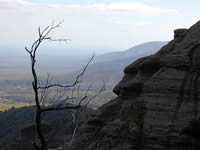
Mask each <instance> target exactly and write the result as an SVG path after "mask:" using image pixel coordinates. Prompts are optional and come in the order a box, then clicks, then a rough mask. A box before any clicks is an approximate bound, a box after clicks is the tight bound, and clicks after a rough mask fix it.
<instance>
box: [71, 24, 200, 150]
mask: <svg viewBox="0 0 200 150" xmlns="http://www.w3.org/2000/svg"><path fill="white" fill-rule="evenodd" d="M174 34H175V35H174V39H173V40H172V41H170V42H169V43H168V44H167V45H166V46H164V47H163V48H161V49H160V51H158V52H157V53H156V54H154V55H151V56H147V57H144V58H140V59H138V60H137V61H135V62H133V63H132V64H130V65H129V66H127V67H126V68H125V70H124V73H125V75H124V77H123V79H122V80H121V81H120V82H119V84H118V85H117V86H116V87H115V88H114V90H113V91H114V93H116V94H117V98H116V99H114V100H112V101H110V102H109V103H107V104H105V105H103V106H102V107H101V108H99V109H98V110H97V114H96V115H95V116H94V117H93V118H92V119H90V120H89V121H88V122H87V123H86V124H84V126H83V127H82V128H81V130H80V131H79V133H78V135H77V136H76V142H75V143H74V145H73V147H72V149H73V150H169V149H170V150H178V149H181V150H184V149H200V146H199V144H198V143H199V139H200V138H199V135H200V129H199V126H200V121H199V119H198V118H199V112H198V110H199V105H198V102H199V93H200V90H199V82H200V80H199V74H200V22H197V23H196V24H195V25H193V26H192V27H191V28H190V29H177V30H175V31H174Z"/></svg>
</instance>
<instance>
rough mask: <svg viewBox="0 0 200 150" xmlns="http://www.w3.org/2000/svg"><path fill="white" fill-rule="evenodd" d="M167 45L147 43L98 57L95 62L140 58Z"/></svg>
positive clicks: (164, 42) (163, 42)
mask: <svg viewBox="0 0 200 150" xmlns="http://www.w3.org/2000/svg"><path fill="white" fill-rule="evenodd" d="M167 43H168V42H166V41H153V42H145V43H142V44H139V45H136V46H134V47H131V48H129V49H127V50H124V51H120V52H110V53H107V54H104V55H101V56H98V57H96V58H95V62H105V61H114V60H122V59H125V58H138V57H143V56H148V55H152V54H153V53H155V52H156V51H158V50H160V48H161V47H163V46H164V45H166V44H167Z"/></svg>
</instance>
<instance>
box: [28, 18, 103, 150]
mask: <svg viewBox="0 0 200 150" xmlns="http://www.w3.org/2000/svg"><path fill="white" fill-rule="evenodd" d="M62 22H63V21H62ZM62 22H60V23H58V24H54V23H52V25H51V26H47V27H46V28H45V29H43V30H41V29H40V27H39V28H38V38H37V40H36V41H34V42H33V44H32V46H31V47H30V48H27V47H25V49H26V51H27V52H28V54H29V56H30V60H31V72H32V76H33V82H32V88H33V91H34V101H35V104H36V110H35V123H36V131H37V134H38V139H37V140H35V142H34V147H35V149H37V150H47V149H48V144H47V141H46V139H45V136H44V133H43V130H42V122H41V115H42V113H44V112H48V111H59V110H65V109H73V110H75V109H79V108H80V107H81V106H82V104H83V102H84V101H85V104H84V105H85V106H87V105H88V104H89V102H90V101H91V99H92V98H88V96H87V92H86V93H85V95H84V96H83V97H81V98H79V101H78V103H77V104H76V105H70V104H68V105H65V102H66V101H67V100H69V99H74V97H73V96H72V97H66V98H65V99H64V100H63V101H59V99H60V98H61V97H63V95H62V94H61V95H59V98H58V97H57V99H56V100H55V101H58V102H55V103H54V105H49V106H45V104H46V99H47V97H48V90H50V89H52V88H57V89H58V88H73V87H75V86H76V85H77V84H79V83H80V82H81V79H82V77H83V75H84V73H85V71H86V69H87V68H88V65H89V64H90V63H91V61H92V60H93V58H94V56H92V57H91V59H90V60H89V61H88V63H87V64H86V65H85V67H84V68H83V70H82V72H81V73H80V74H79V75H77V76H76V78H75V80H74V82H73V83H72V84H66V85H65V84H57V83H56V84H51V83H50V77H49V76H48V78H47V81H46V83H45V85H44V86H41V85H40V83H39V80H38V75H37V71H36V68H35V64H36V54H37V51H38V49H39V47H40V45H41V43H42V42H43V41H51V42H52V41H59V42H67V41H68V39H53V38H52V37H51V36H49V35H50V33H51V32H52V31H53V30H55V29H56V28H59V27H60V25H61V24H62ZM88 89H89V88H88ZM103 90H104V87H103V88H101V89H100V91H99V92H97V94H99V93H101V92H102V91H103ZM87 91H88V90H87ZM79 111H80V110H79ZM79 111H78V114H79V113H80V112H79ZM78 116H79V115H77V116H76V117H75V121H74V123H75V131H74V134H75V133H76V129H77V118H78ZM74 134H73V136H72V141H71V142H73V137H74Z"/></svg>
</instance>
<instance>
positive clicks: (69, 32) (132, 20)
mask: <svg viewBox="0 0 200 150" xmlns="http://www.w3.org/2000/svg"><path fill="white" fill-rule="evenodd" d="M199 6H200V1H199V0H190V1H189V0H165V1H164V0H0V18H1V22H0V47H3V46H4V47H5V46H8V47H20V46H29V45H31V43H32V42H33V41H34V40H35V39H36V38H37V36H38V27H39V26H40V27H41V29H42V28H45V27H46V26H48V25H51V23H52V22H53V21H54V22H55V23H57V22H60V21H62V20H64V22H63V23H62V25H61V26H62V27H61V28H58V29H56V30H54V31H53V33H52V35H51V36H53V37H55V38H67V39H71V41H69V42H68V43H67V44H63V43H45V44H46V45H45V46H47V45H48V46H58V45H60V46H61V47H65V46H66V47H68V48H72V49H79V50H80V49H90V50H97V51H98V50H99V51H100V50H102V51H111V50H125V49H127V48H130V47H132V46H134V45H137V44H141V43H144V42H148V41H169V40H171V39H173V30H174V29H177V28H189V27H190V26H191V25H193V24H194V23H196V22H197V21H198V20H199V15H200V9H199Z"/></svg>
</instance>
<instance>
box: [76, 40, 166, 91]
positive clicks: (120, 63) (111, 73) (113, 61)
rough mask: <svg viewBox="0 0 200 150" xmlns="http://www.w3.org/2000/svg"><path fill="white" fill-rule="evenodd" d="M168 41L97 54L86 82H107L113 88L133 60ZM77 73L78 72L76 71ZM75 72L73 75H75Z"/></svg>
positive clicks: (157, 48)
mask: <svg viewBox="0 0 200 150" xmlns="http://www.w3.org/2000/svg"><path fill="white" fill-rule="evenodd" d="M166 44H167V42H160V41H155V42H146V43H143V44H140V45H137V46H134V47H132V48H129V49H127V50H125V51H120V52H112V53H107V54H104V55H101V56H97V57H95V59H94V63H93V64H91V66H89V68H88V70H87V72H86V74H85V80H86V82H92V83H93V84H94V83H95V82H97V83H101V82H102V81H105V82H106V85H107V87H108V89H112V88H113V87H114V85H116V84H117V82H119V81H120V80H121V78H122V77H123V71H122V70H123V69H124V68H125V66H127V65H128V64H130V63H131V62H132V61H134V60H136V59H138V58H140V57H144V56H148V55H152V54H154V53H156V52H157V51H158V50H159V49H160V48H161V47H162V46H164V45H166ZM74 74H77V73H74ZM74 74H73V76H74Z"/></svg>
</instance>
